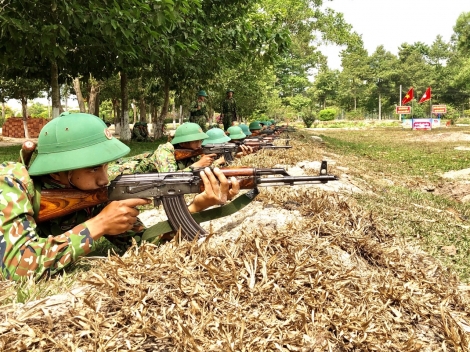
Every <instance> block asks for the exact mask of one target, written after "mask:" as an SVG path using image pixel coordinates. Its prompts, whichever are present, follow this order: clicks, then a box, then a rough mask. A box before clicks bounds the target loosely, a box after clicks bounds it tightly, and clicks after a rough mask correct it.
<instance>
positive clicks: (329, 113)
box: [318, 108, 337, 121]
mask: <svg viewBox="0 0 470 352" xmlns="http://www.w3.org/2000/svg"><path fill="white" fill-rule="evenodd" d="M336 115H337V112H336V109H333V108H328V109H323V110H320V112H319V113H318V119H319V120H320V121H331V120H334V119H335V117H336Z"/></svg>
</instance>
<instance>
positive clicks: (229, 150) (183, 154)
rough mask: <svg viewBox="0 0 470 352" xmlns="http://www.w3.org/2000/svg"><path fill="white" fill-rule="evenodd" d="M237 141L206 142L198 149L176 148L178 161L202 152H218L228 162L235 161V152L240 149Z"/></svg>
mask: <svg viewBox="0 0 470 352" xmlns="http://www.w3.org/2000/svg"><path fill="white" fill-rule="evenodd" d="M239 149H240V148H239V146H238V145H236V144H235V143H220V144H206V145H205V146H203V147H202V148H198V149H175V159H176V161H180V160H184V159H188V158H192V157H195V156H198V155H202V154H206V155H207V154H217V156H219V157H220V156H222V155H223V156H224V158H225V161H226V162H227V163H231V162H233V153H235V152H238V151H240V150H239Z"/></svg>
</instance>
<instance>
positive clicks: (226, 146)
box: [175, 140, 292, 164]
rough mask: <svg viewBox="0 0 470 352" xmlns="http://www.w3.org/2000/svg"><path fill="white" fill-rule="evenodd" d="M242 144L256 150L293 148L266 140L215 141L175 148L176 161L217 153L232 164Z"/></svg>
mask: <svg viewBox="0 0 470 352" xmlns="http://www.w3.org/2000/svg"><path fill="white" fill-rule="evenodd" d="M241 145H246V146H249V147H251V148H253V150H254V151H258V150H260V149H289V148H292V146H290V145H274V144H273V143H270V142H265V141H254V140H249V141H246V142H245V141H242V142H240V143H238V142H237V143H214V144H206V145H205V146H203V147H202V148H199V149H175V159H176V161H180V160H184V159H188V158H192V157H194V156H198V155H202V154H206V155H208V154H217V156H219V157H220V156H223V157H224V159H225V162H226V163H228V164H230V163H231V162H233V160H234V159H233V155H234V154H235V153H238V152H241V151H242V148H241Z"/></svg>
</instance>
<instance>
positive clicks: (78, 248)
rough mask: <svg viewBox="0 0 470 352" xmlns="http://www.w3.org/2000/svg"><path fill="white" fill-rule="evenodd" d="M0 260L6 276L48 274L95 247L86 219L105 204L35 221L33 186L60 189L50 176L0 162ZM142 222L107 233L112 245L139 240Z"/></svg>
mask: <svg viewBox="0 0 470 352" xmlns="http://www.w3.org/2000/svg"><path fill="white" fill-rule="evenodd" d="M0 177H1V180H2V181H1V182H0V214H1V216H0V264H1V270H2V275H3V276H4V278H6V279H11V280H18V279H20V278H22V277H26V276H35V277H37V278H39V277H42V276H43V275H52V274H55V273H57V272H58V271H60V270H61V269H63V268H65V267H66V266H67V265H69V264H70V263H72V262H74V261H76V260H77V259H78V257H81V256H85V255H87V254H88V253H90V252H92V251H93V250H94V249H95V243H96V242H95V241H94V240H93V238H92V237H91V236H90V232H89V230H88V228H87V227H86V224H85V221H87V220H89V219H91V218H92V217H94V216H96V215H97V214H98V213H99V212H101V210H102V209H103V208H104V207H105V205H106V204H101V205H98V206H95V207H89V208H86V209H82V210H79V211H77V212H74V213H72V214H68V215H66V216H63V217H60V218H56V219H53V220H50V221H45V222H41V223H39V224H37V223H36V221H35V220H34V215H35V213H37V212H38V207H37V206H36V205H35V202H37V201H38V195H37V190H36V189H51V188H54V189H58V188H64V186H63V185H61V184H59V183H57V182H56V181H54V180H53V179H52V178H49V177H48V176H43V177H34V178H31V177H30V176H29V174H28V171H27V170H26V168H25V167H24V165H23V164H21V163H15V162H5V163H2V164H0ZM144 229H145V228H144V226H143V225H142V223H141V222H140V221H138V222H137V223H136V225H135V226H134V228H133V229H132V230H131V231H128V232H127V233H125V234H122V235H119V236H106V238H107V239H108V240H110V241H111V242H112V243H113V244H115V245H123V244H124V245H125V248H118V250H119V249H121V250H124V249H126V248H127V247H129V246H130V244H131V242H132V241H131V238H132V237H134V238H135V239H136V240H139V239H140V237H138V236H139V235H140V232H142V231H143V230H144Z"/></svg>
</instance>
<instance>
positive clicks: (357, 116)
mask: <svg viewBox="0 0 470 352" xmlns="http://www.w3.org/2000/svg"><path fill="white" fill-rule="evenodd" d="M346 118H347V119H348V120H355V121H357V120H364V112H363V111H362V110H353V111H348V112H346Z"/></svg>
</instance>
